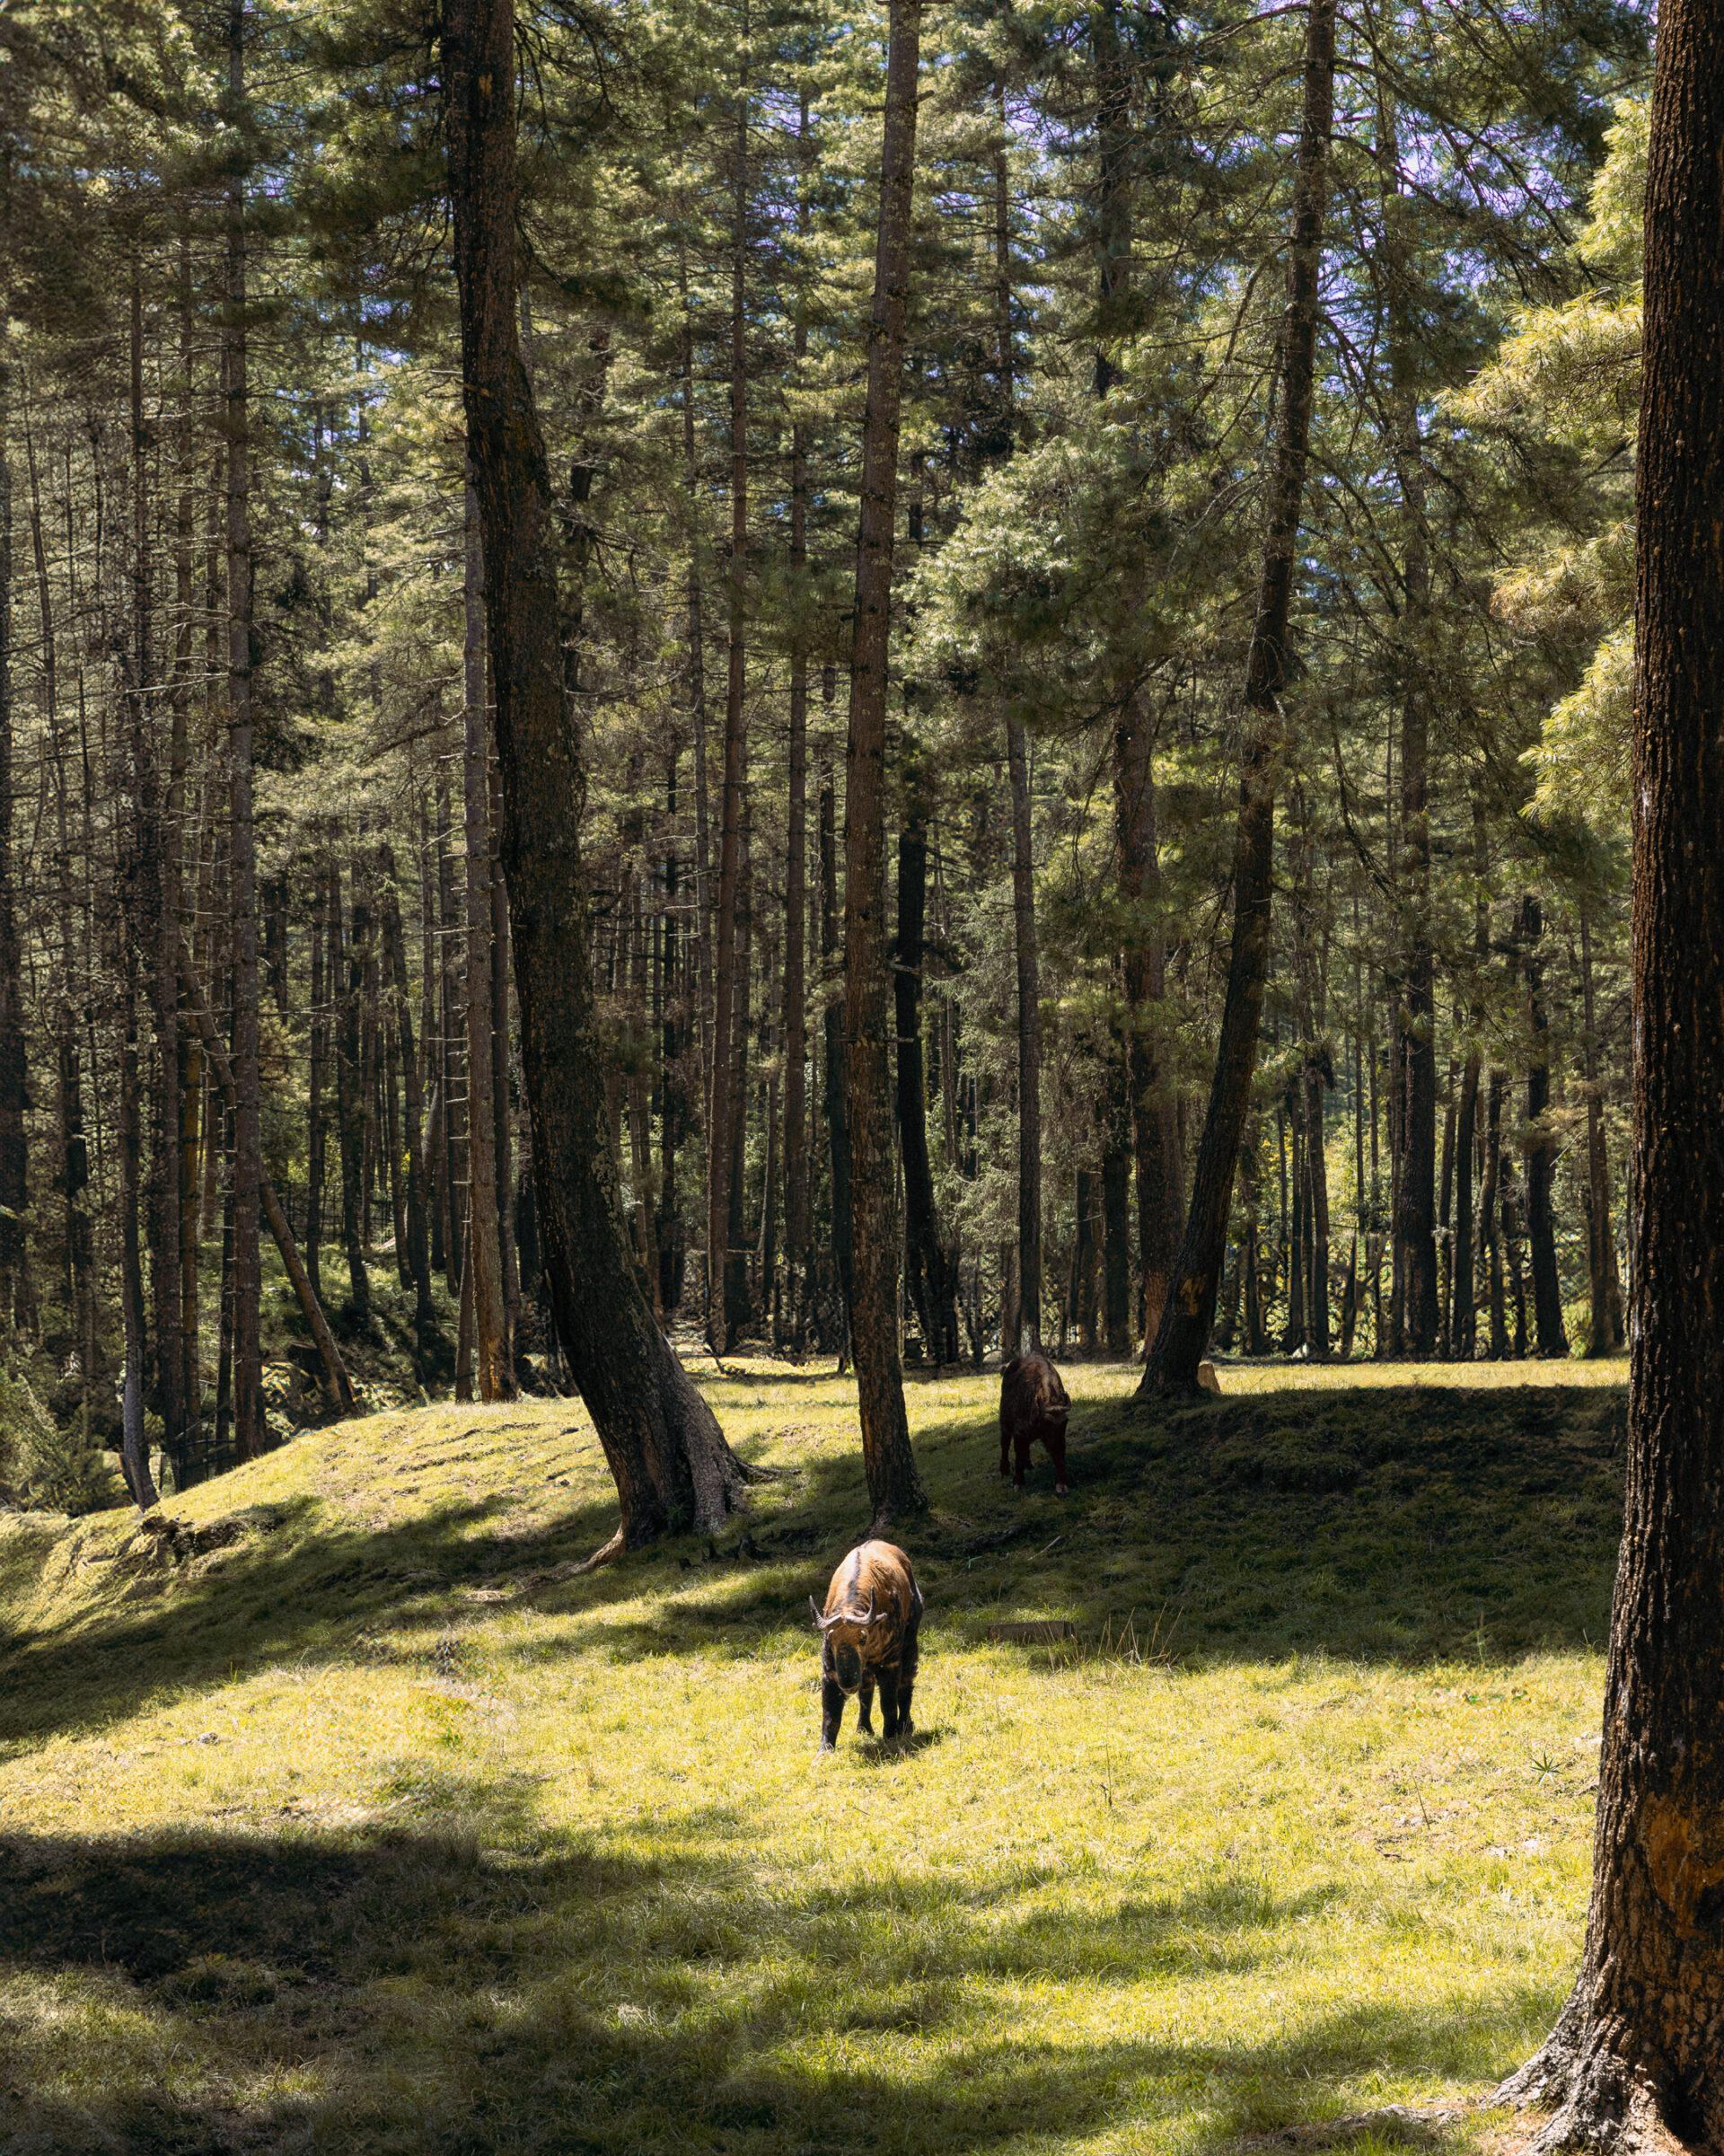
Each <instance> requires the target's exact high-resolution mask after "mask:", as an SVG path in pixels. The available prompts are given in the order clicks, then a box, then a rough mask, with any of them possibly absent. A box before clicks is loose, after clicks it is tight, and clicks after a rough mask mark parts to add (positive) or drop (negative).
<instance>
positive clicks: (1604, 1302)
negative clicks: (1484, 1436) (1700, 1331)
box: [1580, 910, 1623, 1355]
mask: <svg viewBox="0 0 1724 2156" xmlns="http://www.w3.org/2000/svg"><path fill="white" fill-rule="evenodd" d="M1580 1002H1581V1009H1582V1013H1583V1016H1584V1018H1585V1024H1586V1031H1585V1034H1584V1035H1583V1038H1582V1051H1581V1053H1582V1064H1581V1068H1582V1072H1583V1075H1584V1076H1585V1078H1586V1082H1587V1284H1588V1290H1589V1292H1590V1297H1591V1323H1590V1325H1589V1326H1588V1336H1587V1352H1588V1355H1610V1354H1614V1352H1615V1351H1616V1350H1617V1349H1618V1348H1620V1347H1621V1346H1622V1344H1623V1285H1622V1279H1621V1276H1620V1275H1619V1274H1618V1272H1617V1270H1616V1241H1615V1237H1614V1236H1613V1235H1612V1233H1611V1220H1610V1158H1609V1156H1608V1154H1607V1153H1606V1152H1605V1104H1604V1098H1603V1089H1602V1087H1601V1086H1600V1083H1599V1078H1598V1034H1597V1027H1596V1015H1595V1012H1594V1009H1593V996H1592V925H1591V923H1590V921H1589V920H1588V918H1587V915H1586V912H1585V911H1584V910H1583V911H1582V912H1581V915H1580Z"/></svg>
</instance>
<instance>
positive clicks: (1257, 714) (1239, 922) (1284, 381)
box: [1138, 0, 1335, 1399]
mask: <svg viewBox="0 0 1724 2156" xmlns="http://www.w3.org/2000/svg"><path fill="white" fill-rule="evenodd" d="M1334 72H1335V10H1334V0H1307V6H1306V45H1305V103H1304V111H1303V116H1302V118H1301V121H1300V126H1299V147H1298V163H1297V177H1296V180H1295V182H1294V195H1293V216H1292V228H1291V232H1290V233H1289V245H1288V268H1287V304H1286V310H1285V313H1284V316H1283V321H1282V329H1281V362H1280V390H1279V427H1278V429H1277V432H1276V437H1275V441H1274V445H1273V458H1272V466H1271V475H1270V496H1269V520H1268V529H1267V532H1266V533H1265V537H1264V541H1263V559H1262V580H1261V582H1260V585H1259V587H1258V597H1257V617H1256V620H1255V623H1254V625H1253V629H1252V637H1251V648H1250V652H1249V655H1248V656H1247V659H1246V663H1245V715H1246V735H1245V749H1244V752H1243V754H1242V757H1241V764H1240V775H1239V820H1238V825H1237V829H1236V835H1235V841H1234V862H1233V947H1232V951H1231V954H1230V956H1229V959H1228V964H1227V1001H1226V1004H1225V1006H1224V1008H1223V1011H1222V1017H1221V1038H1220V1043H1219V1044H1218V1049H1217V1052H1216V1062H1215V1076H1214V1078H1213V1081H1212V1082H1211V1085H1210V1088H1209V1109H1208V1113H1206V1115H1205V1117H1204V1122H1203V1135H1202V1139H1201V1141H1200V1143H1199V1147H1198V1156H1197V1170H1196V1175H1195V1178H1194V1181H1193V1184H1192V1201H1191V1209H1190V1211H1189V1213H1188V1215H1187V1217H1186V1222H1185V1233H1184V1236H1183V1239H1182V1241H1181V1244H1180V1251H1179V1257H1178V1261H1177V1263H1176V1265H1175V1268H1174V1289H1173V1292H1172V1293H1171V1294H1170V1295H1169V1297H1168V1298H1167V1301H1166V1304H1165V1307H1164V1309H1163V1311H1162V1316H1161V1324H1160V1327H1159V1329H1158V1330H1157V1333H1156V1338H1155V1344H1154V1346H1153V1347H1152V1348H1151V1350H1150V1352H1149V1360H1148V1364H1147V1366H1146V1367H1145V1369H1144V1374H1143V1381H1142V1383H1141V1385H1140V1386H1139V1388H1138V1396H1139V1398H1140V1399H1148V1398H1154V1397H1156V1396H1157V1395H1168V1394H1172V1395H1179V1394H1191V1395H1195V1394H1196V1393H1197V1391H1198V1389H1199V1388H1198V1382H1197V1370H1198V1365H1199V1363H1200V1362H1201V1360H1202V1358H1203V1356H1204V1354H1205V1353H1206V1351H1208V1348H1209V1332H1210V1328H1211V1326H1212V1325H1213V1324H1214V1322H1215V1302H1216V1295H1217V1292H1218V1289H1219V1287H1220V1280H1221V1265H1222V1261H1223V1259H1224V1257H1225V1255H1226V1252H1227V1213H1228V1210H1229V1206H1230V1204H1231V1201H1232V1197H1233V1177H1234V1168H1235V1164H1236V1161H1237V1158H1238V1153H1239V1140H1240V1134H1241V1132H1242V1131H1244V1128H1245V1116H1246V1114H1247V1113H1248V1112H1249V1110H1250V1106H1251V1081H1252V1076H1253V1072H1254V1070H1255V1069H1256V1065H1257V1035H1258V1027H1259V1021H1260V1019H1261V1016H1262V1004H1263V983H1264V981H1265V979H1266V977H1267V975H1268V971H1269V947H1270V907H1271V897H1272V893H1273V882H1274V857H1275V792H1276V786H1277V782H1278V780H1279V777H1280V759H1281V752H1282V747H1283V740H1282V735H1283V730H1284V722H1283V718H1282V714H1281V702H1280V697H1281V691H1282V689H1283V688H1284V686H1285V684H1286V682H1287V678H1288V672H1289V657H1290V655H1289V645H1288V625H1289V616H1290V614H1291V611H1292V601H1293V578H1294V570H1295V566H1296V562H1297V542H1298V531H1299V515H1300V509H1301V506H1302V504H1303V501H1304V497H1305V467H1306V453H1307V450H1308V446H1309V442H1310V434H1311V405H1312V396H1313V392H1314V388H1315V378H1316V343H1317V317H1318V312H1319V295H1318V274H1319V271H1320V268H1321V266H1322V257H1323V230H1324V211H1325V207H1326V205H1327V200H1328V187H1329V136H1330V130H1331V127H1332V124H1333V111H1334Z"/></svg>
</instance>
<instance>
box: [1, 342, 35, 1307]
mask: <svg viewBox="0 0 1724 2156" xmlns="http://www.w3.org/2000/svg"><path fill="white" fill-rule="evenodd" d="M12 376H13V368H12V361H11V360H10V359H9V358H7V357H6V356H5V355H4V353H3V352H0V1332H4V1333H10V1332H11V1331H12V1330H13V1327H14V1326H15V1325H16V1324H17V1323H18V1320H19V1316H20V1314H21V1312H22V1310H23V1309H24V1308H25V1307H27V1305H28V1302H29V1296H28V1293H27V1292H26V1289H25V1269H26V1264H27V1257H26V1242H25V1236H26V1226H27V1222H28V1219H29V1210H30V1154H29V1148H28V1145H27V1142H26V1138H25V1130H24V1110H25V1107H26V1105H27V1104H28V1103H27V1092H28V1077H27V1072H26V1068H25V1057H24V1008H23V972H22V957H21V953H20V949H19V940H18V909H17V894H16V890H15V887H14V882H13V682H12V456H11V430H12V409H11V408H12Z"/></svg>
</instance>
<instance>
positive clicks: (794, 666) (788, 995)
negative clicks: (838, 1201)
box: [778, 84, 813, 1355]
mask: <svg viewBox="0 0 1724 2156" xmlns="http://www.w3.org/2000/svg"><path fill="white" fill-rule="evenodd" d="M808 104H809V98H808V88H807V85H806V84H804V85H803V88H802V92H801V94H800V98H799V100H798V105H797V114H796V145H797V150H798V153H799V156H800V159H801V163H802V174H801V179H800V183H799V185H798V188H797V193H796V233H797V236H798V238H799V239H800V240H801V241H802V242H803V243H804V244H806V242H807V239H808V234H809V230H810V223H811V206H810V200H809V194H810V186H811V167H812V163H813V144H812V140H811V137H810V134H809V126H808ZM792 351H793V356H794V358H795V361H796V365H797V368H798V369H800V366H801V364H802V362H803V361H804V360H805V359H806V357H807V356H808V324H807V321H806V317H805V307H804V303H803V295H802V293H801V291H800V290H798V292H797V294H796V330H795V333H794V341H793V346H792ZM807 585H808V435H807V429H806V428H805V427H804V425H803V423H802V421H801V420H800V419H799V418H798V419H796V420H795V421H793V422H792V425H791V428H790V595H789V603H790V608H791V622H792V627H791V638H790V745H789V810H788V815H787V824H786V832H785V867H784V1279H785V1286H784V1304H783V1308H784V1311H785V1313H786V1315H785V1317H784V1319H783V1322H782V1323H781V1324H780V1325H779V1328H778V1338H779V1340H780V1342H782V1343H783V1344H784V1345H786V1346H787V1347H788V1348H789V1350H790V1351H791V1352H792V1353H793V1354H796V1355H799V1354H800V1353H801V1352H802V1346H803V1339H804V1333H805V1326H806V1324H807V1269H808V981H807V936H808V647H807V639H806V630H805V609H806V607H807V604H808V589H807Z"/></svg>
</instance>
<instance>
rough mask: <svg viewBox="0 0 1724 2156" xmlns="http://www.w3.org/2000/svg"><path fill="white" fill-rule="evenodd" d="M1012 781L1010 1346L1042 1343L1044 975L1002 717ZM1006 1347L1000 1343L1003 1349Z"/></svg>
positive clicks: (1014, 732) (1010, 730) (1020, 805)
mask: <svg viewBox="0 0 1724 2156" xmlns="http://www.w3.org/2000/svg"><path fill="white" fill-rule="evenodd" d="M1006 759H1007V767H1008V769H1009V770H1010V774H1011V787H1012V929H1013V949H1014V951H1015V954H1016V962H1017V1280H1018V1290H1017V1292H1018V1304H1017V1324H1018V1337H1017V1339H1016V1341H1015V1342H1013V1343H1012V1350H1011V1351H1012V1352H1013V1353H1014V1354H1025V1355H1027V1354H1028V1353H1029V1352H1030V1351H1032V1350H1033V1349H1036V1348H1039V1347H1040V1346H1041V1344H1042V980H1041V964H1040V960H1039V955H1038V953H1037V950H1036V943H1035V854H1034V828H1033V825H1032V823H1031V813H1030V754H1029V744H1028V743H1027V741H1026V740H1025V735H1024V723H1023V721H1022V720H1021V719H1019V718H1017V717H1007V721H1006ZM1002 1351H1003V1349H1002Z"/></svg>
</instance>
